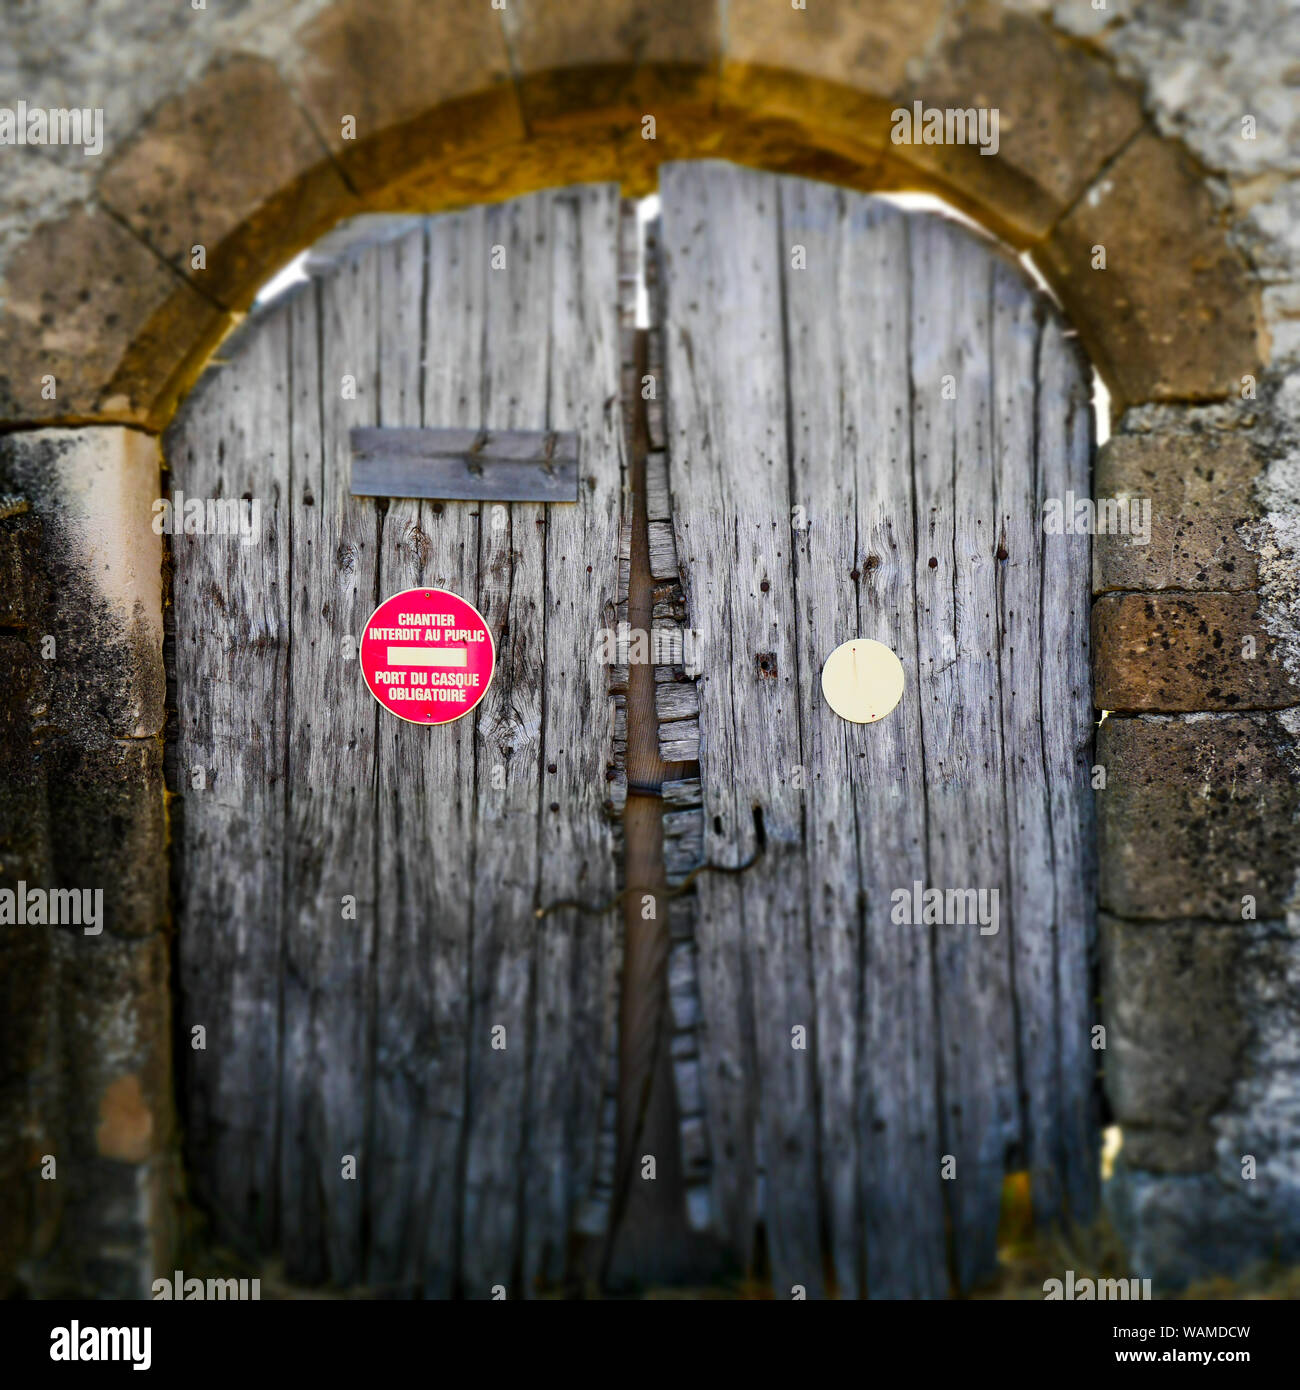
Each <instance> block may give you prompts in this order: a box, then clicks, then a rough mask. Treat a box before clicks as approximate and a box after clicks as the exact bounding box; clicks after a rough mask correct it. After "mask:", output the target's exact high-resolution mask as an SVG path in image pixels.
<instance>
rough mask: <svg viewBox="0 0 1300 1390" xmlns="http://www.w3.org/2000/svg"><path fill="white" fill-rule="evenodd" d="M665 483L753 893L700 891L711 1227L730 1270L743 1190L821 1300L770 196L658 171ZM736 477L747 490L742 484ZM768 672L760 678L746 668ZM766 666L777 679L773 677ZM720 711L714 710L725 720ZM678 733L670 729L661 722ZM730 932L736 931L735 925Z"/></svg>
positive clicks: (776, 255)
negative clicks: (722, 1158) (761, 866)
mask: <svg viewBox="0 0 1300 1390" xmlns="http://www.w3.org/2000/svg"><path fill="white" fill-rule="evenodd" d="M662 189H663V193H662V197H663V213H662V218H663V250H664V275H665V281H666V292H667V294H666V302H667V314H666V324H667V327H666V330H665V334H666V344H665V357H666V375H667V379H668V382H669V384H670V390H669V393H668V401H667V411H668V443H669V468H670V478H671V487H672V495H673V501H674V528H675V531H676V540H677V546H676V550H677V557H678V561H679V563H680V566H681V570H682V577H683V588H684V591H685V595H686V602H687V609H688V614H689V617H690V625H691V626H692V627H695V628H699V629H701V630H702V632H703V642H704V659H703V666H704V670H703V673H702V674H701V676H700V681H699V686H700V705H701V711H702V713H703V712H704V711H706V710H707V711H709V712H710V713H711V714H712V715H713V717H712V719H711V720H710V722H709V724H708V726H707V728H705V727H704V725H703V723H702V725H701V740H700V748H699V761H700V777H701V785H702V787H703V792H704V811H705V853H706V857H707V859H708V860H709V861H710V862H713V863H722V864H731V865H737V864H740V863H743V862H745V861H746V860H747V859H749V858H750V857H751V856H752V855H753V854H754V853H755V851H756V850H757V849H758V846H759V843H760V840H759V835H760V831H759V827H760V825H761V826H762V827H763V830H764V832H765V835H766V850H765V864H766V871H765V872H764V874H763V875H761V876H760V877H759V878H757V879H755V878H744V877H740V878H737V877H729V876H722V875H704V876H703V877H701V878H700V879H699V880H697V885H696V892H697V895H698V899H699V937H698V941H699V951H700V954H699V962H700V997H701V1006H702V1009H703V1011H704V1014H705V1017H706V1018H707V1021H708V1022H707V1031H706V1032H705V1034H704V1036H703V1037H702V1040H701V1057H702V1059H703V1075H704V1080H705V1091H706V1099H707V1104H708V1109H709V1116H710V1123H711V1126H712V1128H713V1135H712V1143H711V1147H712V1149H713V1151H714V1152H715V1153H719V1154H726V1155H727V1156H728V1161H727V1162H726V1163H725V1164H722V1163H719V1164H718V1165H717V1167H716V1168H715V1175H714V1189H713V1196H714V1201H715V1207H716V1209H717V1210H718V1212H719V1213H720V1221H721V1226H722V1231H723V1233H724V1235H725V1237H726V1239H727V1241H728V1243H729V1244H730V1245H732V1247H733V1248H734V1249H736V1250H737V1251H738V1252H739V1253H740V1256H741V1258H742V1260H744V1261H746V1262H747V1261H748V1259H749V1255H750V1251H751V1249H752V1242H753V1233H754V1224H755V1218H756V1216H757V1214H758V1213H757V1210H756V1203H757V1193H756V1187H757V1181H756V1179H757V1175H758V1172H759V1170H760V1168H763V1169H765V1172H766V1192H767V1193H768V1195H769V1198H770V1200H769V1203H768V1209H767V1210H766V1211H764V1212H763V1214H762V1215H763V1219H764V1223H765V1229H766V1232H767V1239H768V1248H769V1252H770V1255H771V1260H772V1276H773V1282H774V1284H775V1285H776V1287H777V1288H778V1289H780V1290H782V1291H783V1294H784V1295H785V1296H788V1292H787V1291H788V1290H789V1289H790V1287H791V1286H792V1285H794V1284H799V1285H802V1286H804V1287H805V1288H806V1289H807V1290H808V1291H809V1293H810V1294H813V1295H816V1294H817V1293H819V1292H820V1290H821V1288H822V1284H823V1274H822V1270H823V1262H822V1256H821V1250H820V1236H819V1225H820V1214H819V1206H820V1194H819V1183H818V1177H817V1164H818V1155H817V1139H816V1126H815V1123H814V1124H812V1125H810V1124H809V1123H808V1120H809V1117H810V1116H811V1114H812V1103H813V1096H814V1092H815V1085H816V1078H815V1071H814V1061H813V1053H812V1052H810V1051H808V1050H800V1049H797V1048H795V1047H794V1046H792V1040H793V1037H794V1033H793V1030H794V1029H795V1028H800V1027H801V1028H804V1029H805V1030H807V1029H810V1028H811V1027H812V1025H813V1018H812V1014H813V1002H812V997H811V976H810V971H809V959H808V938H807V930H806V920H805V913H804V897H805V874H804V860H803V855H802V853H801V847H800V838H801V833H800V823H801V806H800V797H799V794H798V792H797V791H796V789H795V786H794V782H795V780H796V779H795V774H794V769H795V768H796V767H798V766H801V765H802V763H803V758H804V754H803V749H802V746H801V733H800V727H799V709H798V703H799V702H798V692H799V689H800V677H799V670H798V662H797V656H796V649H795V630H794V629H795V624H794V604H793V594H792V591H791V587H790V584H789V582H788V580H789V575H790V541H789V534H790V533H789V518H790V505H791V499H790V495H789V458H788V449H787V445H788V439H787V429H786V424H787V421H786V409H787V404H788V402H787V392H786V379H785V370H784V356H785V349H784V329H783V322H782V309H781V293H782V280H783V276H784V273H785V266H786V265H788V263H789V254H790V253H789V249H788V248H786V247H783V246H781V244H780V240H779V231H778V222H777V216H776V214H777V208H776V201H775V199H776V188H775V182H774V181H773V180H771V179H770V178H765V177H764V176H759V175H753V174H750V173H747V172H744V171H741V170H739V169H736V168H734V167H732V166H728V165H697V166H692V165H669V166H667V167H666V168H665V169H664V171H663V176H662ZM742 480H743V482H742ZM764 657H768V658H770V660H769V662H768V666H769V672H770V673H769V672H764V671H763V670H761V669H760V664H759V663H760V659H761V658H764ZM773 666H774V670H772V669H771V668H772V667H773ZM724 712H725V713H724ZM670 727H673V728H674V729H675V728H676V727H678V726H670ZM742 921H743V922H744V923H745V928H744V931H743V932H741V931H740V930H739V927H738V924H739V923H740V922H742Z"/></svg>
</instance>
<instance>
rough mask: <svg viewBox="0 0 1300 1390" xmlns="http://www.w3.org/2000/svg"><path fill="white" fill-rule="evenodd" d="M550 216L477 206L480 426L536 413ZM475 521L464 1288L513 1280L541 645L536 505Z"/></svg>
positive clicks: (546, 207)
mask: <svg viewBox="0 0 1300 1390" xmlns="http://www.w3.org/2000/svg"><path fill="white" fill-rule="evenodd" d="M550 221H551V219H550V199H549V198H548V197H547V196H545V195H541V194H538V195H534V196H532V197H530V198H522V199H519V200H518V201H517V202H513V203H505V204H501V205H499V206H496V207H492V208H489V209H488V211H487V226H486V237H485V240H484V243H483V245H482V247H481V248H479V251H478V253H477V254H478V256H479V257H481V258H482V263H486V262H487V260H488V258H489V256H490V255H491V248H492V247H493V246H494V245H499V246H503V247H504V248H505V258H506V259H505V265H504V267H503V268H501V269H498V270H489V271H488V272H487V295H486V304H485V324H484V341H485V348H484V378H483V416H482V418H483V421H484V423H485V424H486V425H487V426H489V427H490V428H494V429H516V428H526V427H531V426H532V425H533V424H535V423H536V422H537V421H539V420H541V421H545V419H546V409H547V373H548V368H549V357H550V350H549V344H550V332H549V321H550V306H551V267H552V258H553V246H552V236H551V226H550ZM474 269H477V267H472V269H471V273H472V271H473V270H474ZM539 343H546V344H548V347H547V350H546V351H543V352H539V351H538V344H539ZM482 521H483V524H482V528H481V536H480V544H479V557H478V563H479V591H478V609H479V612H480V613H482V615H483V617H484V619H485V621H486V622H487V624H488V626H489V628H490V629H491V631H492V637H493V640H494V641H495V642H496V650H497V667H496V675H495V677H494V678H493V682H492V685H491V687H490V688H489V690H488V693H487V695H486V696H485V697H484V698H483V700H482V702H481V703H480V705H479V707H478V732H479V744H478V757H477V777H478V781H477V787H476V806H475V840H476V862H475V879H474V938H473V941H474V944H473V955H472V964H471V974H470V979H471V994H472V1012H471V1021H470V1048H469V1058H470V1091H469V1105H470V1109H469V1113H468V1115H467V1117H466V1131H467V1133H466V1151H465V1207H464V1230H463V1236H462V1241H463V1246H462V1249H463V1259H464V1281H465V1292H466V1295H467V1296H468V1297H471V1298H489V1297H490V1296H491V1290H492V1286H493V1285H494V1284H502V1285H505V1286H506V1287H507V1288H510V1287H511V1286H512V1285H513V1284H514V1282H515V1272H514V1271H515V1259H516V1255H517V1252H518V1250H519V1249H520V1246H521V1243H522V1239H523V1231H522V1228H521V1225H520V1221H521V1216H522V1213H521V1211H520V1193H521V1186H520V1184H521V1174H520V1171H519V1162H520V1155H521V1154H522V1153H525V1152H527V1148H528V1134H527V1130H526V1128H525V1125H526V1115H527V1112H528V1096H529V1086H530V1073H529V1069H530V1064H531V1060H532V1049H533V991H534V972H535V970H536V941H537V926H536V921H535V919H534V918H533V915H532V914H533V911H534V909H535V908H536V907H537V906H538V905H539V904H538V901H537V883H538V840H539V834H540V826H539V824H538V816H539V807H540V806H541V803H542V795H543V790H542V776H541V774H542V765H541V754H542V671H543V658H544V654H545V646H544V631H545V629H544V621H545V620H544V604H545V600H544V594H545V587H544V586H545V539H546V538H545V525H546V521H545V511H544V509H543V507H542V506H541V505H540V504H538V503H513V504H510V505H508V506H506V505H502V504H493V505H492V506H491V507H490V508H485V511H484V515H483V518H482ZM494 1030H496V1031H495V1032H494ZM494 1040H495V1043H496V1045H495V1046H494V1045H493V1043H494ZM503 1044H504V1045H503Z"/></svg>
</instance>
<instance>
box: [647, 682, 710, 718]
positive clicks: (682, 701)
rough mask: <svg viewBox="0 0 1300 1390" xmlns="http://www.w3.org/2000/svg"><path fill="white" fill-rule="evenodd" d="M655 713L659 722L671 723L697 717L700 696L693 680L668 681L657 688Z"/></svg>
mask: <svg viewBox="0 0 1300 1390" xmlns="http://www.w3.org/2000/svg"><path fill="white" fill-rule="evenodd" d="M655 713H656V714H657V715H658V716H659V723H660V724H661V725H663V724H669V723H672V721H673V720H676V719H696V718H698V717H699V713H700V696H699V692H698V691H697V690H696V688H695V684H694V682H692V681H682V682H680V683H678V682H672V681H666V682H664V683H663V684H661V685H659V686H657V687H656V689H655Z"/></svg>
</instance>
